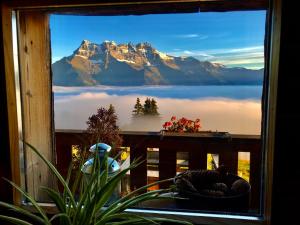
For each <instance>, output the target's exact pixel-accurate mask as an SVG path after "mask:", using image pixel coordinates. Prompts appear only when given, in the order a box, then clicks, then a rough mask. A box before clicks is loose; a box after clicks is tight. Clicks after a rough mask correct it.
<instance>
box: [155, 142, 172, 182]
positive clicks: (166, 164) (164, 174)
mask: <svg viewBox="0 0 300 225" xmlns="http://www.w3.org/2000/svg"><path fill="white" fill-rule="evenodd" d="M158 168H159V179H160V180H164V179H168V178H172V177H174V176H175V175H176V151H175V150H174V149H173V148H171V149H170V148H169V149H167V148H159V165H158ZM169 185H170V183H162V184H160V185H159V187H160V188H168V187H169Z"/></svg>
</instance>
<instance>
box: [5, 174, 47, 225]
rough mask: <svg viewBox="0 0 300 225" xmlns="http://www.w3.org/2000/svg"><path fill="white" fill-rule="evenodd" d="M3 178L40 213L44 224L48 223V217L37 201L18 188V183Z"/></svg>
mask: <svg viewBox="0 0 300 225" xmlns="http://www.w3.org/2000/svg"><path fill="white" fill-rule="evenodd" d="M3 179H4V180H6V181H7V182H8V183H10V184H11V185H12V186H13V187H14V188H16V189H17V190H18V191H19V192H20V193H21V194H23V195H24V196H25V197H26V198H27V199H28V200H29V201H30V202H31V203H32V205H33V206H34V208H35V209H36V210H37V211H38V212H39V213H40V214H41V216H42V217H43V218H44V221H45V223H46V224H50V223H49V220H48V217H47V215H46V213H45V212H44V210H43V209H42V208H41V207H40V206H39V205H38V203H37V202H36V201H35V200H34V199H33V198H32V197H31V196H30V195H29V194H28V193H27V192H25V191H24V190H22V188H20V187H19V186H18V185H16V184H15V183H14V182H12V181H10V180H7V179H6V178H3Z"/></svg>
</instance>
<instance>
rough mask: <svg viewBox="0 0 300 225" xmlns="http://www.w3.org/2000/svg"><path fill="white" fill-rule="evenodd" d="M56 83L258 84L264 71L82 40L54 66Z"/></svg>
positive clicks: (140, 46) (147, 47)
mask: <svg viewBox="0 0 300 225" xmlns="http://www.w3.org/2000/svg"><path fill="white" fill-rule="evenodd" d="M52 70H53V82H54V84H55V85H60V86H74V85H76V86H83V85H99V84H102V85H123V86H130V85H257V84H262V80H263V70H248V69H245V68H227V67H225V66H224V65H222V64H219V63H211V62H208V61H199V60H198V59H196V58H193V57H186V56H179V57H175V56H171V55H167V54H165V53H163V52H161V51H159V50H157V49H155V48H154V47H152V45H151V44H150V43H147V42H145V43H138V44H136V45H134V44H132V43H121V44H117V43H116V42H114V41H109V40H106V41H104V42H102V43H101V44H96V43H93V42H91V41H89V40H83V41H82V42H81V44H80V46H79V47H78V48H77V49H76V50H75V51H74V52H73V54H72V55H70V56H68V57H64V58H62V59H61V60H59V61H56V62H55V63H53V64H52Z"/></svg>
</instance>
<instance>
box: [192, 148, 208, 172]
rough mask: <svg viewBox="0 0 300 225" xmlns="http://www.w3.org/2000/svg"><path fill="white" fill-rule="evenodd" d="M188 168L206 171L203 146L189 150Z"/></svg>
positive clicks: (205, 150)
mask: <svg viewBox="0 0 300 225" xmlns="http://www.w3.org/2000/svg"><path fill="white" fill-rule="evenodd" d="M189 167H190V169H191V170H199V169H206V167H207V149H206V148H205V145H196V146H192V147H190V148H189Z"/></svg>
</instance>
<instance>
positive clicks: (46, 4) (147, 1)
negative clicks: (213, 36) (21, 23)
mask: <svg viewBox="0 0 300 225" xmlns="http://www.w3.org/2000/svg"><path fill="white" fill-rule="evenodd" d="M6 1H7V2H9V4H10V5H11V6H13V7H17V8H53V9H57V8H58V7H64V8H66V7H68V8H69V7H82V6H101V5H135V6H139V5H153V4H161V3H165V4H172V3H177V4H180V3H194V4H196V5H198V7H200V9H201V11H233V10H259V9H267V7H268V1H267V0H251V1H249V0H143V1H139V2H134V1H128V0H106V1H101V2H99V1H98V0H87V1H84V2H83V1H81V0H64V1H58V0H44V1H34V0H27V1H22V0H6ZM173 8H174V7H173ZM179 8H180V7H179V5H178V7H177V9H179Z"/></svg>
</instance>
